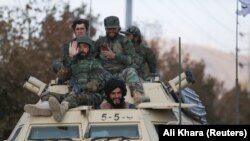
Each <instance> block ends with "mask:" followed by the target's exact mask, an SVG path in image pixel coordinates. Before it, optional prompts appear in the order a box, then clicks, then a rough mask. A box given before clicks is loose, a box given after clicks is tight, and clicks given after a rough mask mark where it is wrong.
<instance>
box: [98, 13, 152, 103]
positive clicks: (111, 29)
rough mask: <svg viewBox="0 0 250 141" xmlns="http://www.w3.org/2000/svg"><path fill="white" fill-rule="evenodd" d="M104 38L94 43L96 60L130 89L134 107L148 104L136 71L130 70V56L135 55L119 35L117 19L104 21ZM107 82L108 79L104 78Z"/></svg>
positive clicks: (108, 18)
mask: <svg viewBox="0 0 250 141" xmlns="http://www.w3.org/2000/svg"><path fill="white" fill-rule="evenodd" d="M104 26H105V30H106V36H105V37H100V38H99V39H98V40H97V41H96V43H95V52H96V56H97V58H99V59H100V60H101V63H102V65H103V67H104V69H105V70H107V71H108V72H109V73H110V74H111V75H112V76H113V77H114V78H117V79H121V80H123V81H125V82H126V83H127V84H128V86H129V88H130V89H131V92H132V93H131V94H132V96H133V98H134V103H135V104H136V105H138V104H140V103H141V102H149V101H150V98H149V97H148V96H146V95H145V94H144V90H143V86H142V83H141V81H140V78H139V76H138V74H137V73H136V70H135V69H134V68H132V67H131V66H132V56H134V54H135V50H134V48H133V44H132V42H131V41H129V40H128V39H127V38H126V37H125V36H123V35H121V34H119V31H120V29H121V28H120V22H119V19H118V17H116V16H109V17H106V18H105V19H104ZM105 79H106V80H108V79H109V78H107V77H106V78H105Z"/></svg>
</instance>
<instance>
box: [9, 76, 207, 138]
mask: <svg viewBox="0 0 250 141" xmlns="http://www.w3.org/2000/svg"><path fill="white" fill-rule="evenodd" d="M179 80H181V81H179ZM187 80H188V79H187V75H186V74H185V73H182V74H181V75H180V78H179V77H176V78H174V79H172V80H170V81H169V82H168V84H167V85H165V84H164V83H163V82H161V81H159V80H155V79H151V80H149V81H146V82H144V83H143V87H144V90H145V94H146V95H148V96H149V97H150V99H151V101H150V102H147V103H141V104H139V105H138V107H137V108H136V109H93V108H92V107H90V106H79V107H76V108H73V109H70V110H69V111H67V113H66V114H65V116H64V118H63V120H62V122H56V121H55V120H54V118H53V117H52V116H51V117H42V116H31V115H29V114H28V113H25V112H24V113H23V115H22V116H21V118H20V120H19V121H18V123H17V125H16V126H15V128H14V130H13V131H12V133H11V135H10V136H9V138H8V140H10V141H24V140H25V141H32V140H43V141H45V140H46V141H47V140H60V141H64V140H73V141H83V140H84V141H85V140H86V141H94V140H135V141H156V140H159V135H158V134H159V130H158V129H159V126H160V125H178V124H188V125H196V124H206V117H205V116H206V111H205V107H204V106H203V105H202V103H201V101H200V100H199V96H198V95H197V94H196V93H195V91H193V90H192V89H190V88H188V87H186V86H187V84H188V83H189V82H188V81H187ZM178 82H179V85H178ZM179 86H180V87H179ZM24 87H25V88H27V89H28V90H30V91H32V92H34V93H36V94H38V95H40V94H41V93H42V91H44V90H45V89H46V90H48V91H51V92H56V93H59V94H65V93H67V92H68V85H61V84H60V85H59V84H57V83H56V82H55V81H51V82H50V84H49V85H46V84H45V83H43V82H41V81H40V80H38V79H36V78H34V77H30V78H29V79H27V81H26V82H25V84H24ZM179 88H180V89H179ZM125 99H126V101H128V102H130V103H133V98H132V97H131V95H130V91H129V89H128V92H127V95H126V97H125Z"/></svg>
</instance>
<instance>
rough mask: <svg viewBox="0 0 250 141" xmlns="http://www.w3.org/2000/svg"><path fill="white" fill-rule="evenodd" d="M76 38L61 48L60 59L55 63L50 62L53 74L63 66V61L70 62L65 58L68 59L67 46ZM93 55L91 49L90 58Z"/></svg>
mask: <svg viewBox="0 0 250 141" xmlns="http://www.w3.org/2000/svg"><path fill="white" fill-rule="evenodd" d="M75 40H76V38H74V39H72V40H71V41H70V42H69V43H66V44H64V45H63V48H62V51H61V52H62V53H61V56H62V57H61V58H60V59H57V60H55V61H53V62H52V69H53V71H54V72H55V73H57V72H58V71H59V70H60V68H61V67H62V66H63V65H64V64H65V62H63V61H65V60H67V61H71V60H68V59H67V58H68V57H69V44H70V43H72V42H73V41H75ZM93 44H94V41H93ZM93 53H94V49H93V48H91V50H90V56H93ZM66 64H68V65H69V64H71V63H70V62H67V63H66Z"/></svg>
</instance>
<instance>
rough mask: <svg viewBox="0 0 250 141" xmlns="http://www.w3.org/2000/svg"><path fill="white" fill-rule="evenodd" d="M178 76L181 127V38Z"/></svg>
mask: <svg viewBox="0 0 250 141" xmlns="http://www.w3.org/2000/svg"><path fill="white" fill-rule="evenodd" d="M178 75H179V88H180V89H179V96H178V101H179V124H180V125H181V123H182V119H181V94H180V91H181V37H179V65H178Z"/></svg>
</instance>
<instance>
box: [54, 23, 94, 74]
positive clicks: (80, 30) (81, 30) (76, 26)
mask: <svg viewBox="0 0 250 141" xmlns="http://www.w3.org/2000/svg"><path fill="white" fill-rule="evenodd" d="M88 29H89V21H88V20H86V19H76V20H74V21H73V24H72V30H73V32H74V35H75V38H73V39H72V40H71V41H70V42H69V43H66V44H64V46H63V48H62V58H60V59H58V60H55V61H53V64H52V69H53V71H54V72H55V73H58V72H59V71H62V70H63V69H62V70H61V68H62V67H63V63H62V60H64V58H67V57H68V56H69V46H70V45H72V42H73V41H75V40H76V39H77V38H78V37H81V36H85V35H87V32H88ZM91 52H92V50H91ZM59 73H60V72H59Z"/></svg>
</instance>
